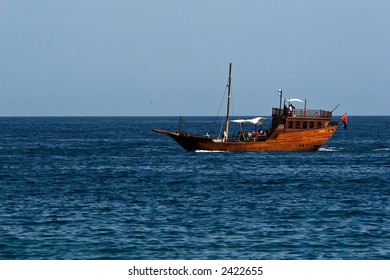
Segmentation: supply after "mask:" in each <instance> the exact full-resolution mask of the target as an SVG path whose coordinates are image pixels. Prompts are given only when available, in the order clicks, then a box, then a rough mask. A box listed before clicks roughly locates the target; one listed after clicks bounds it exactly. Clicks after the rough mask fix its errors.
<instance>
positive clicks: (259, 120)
mask: <svg viewBox="0 0 390 280" xmlns="http://www.w3.org/2000/svg"><path fill="white" fill-rule="evenodd" d="M266 121H267V118H263V117H257V118H253V119H239V120H231V122H234V123H252V124H263V123H265V122H266Z"/></svg>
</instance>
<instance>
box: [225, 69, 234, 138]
mask: <svg viewBox="0 0 390 280" xmlns="http://www.w3.org/2000/svg"><path fill="white" fill-rule="evenodd" d="M231 83H232V63H230V65H229V80H228V100H227V113H226V126H225V135H224V140H225V141H227V140H228V138H229V115H230V93H231V90H230V88H231Z"/></svg>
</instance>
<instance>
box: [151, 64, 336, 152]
mask: <svg viewBox="0 0 390 280" xmlns="http://www.w3.org/2000/svg"><path fill="white" fill-rule="evenodd" d="M231 77H232V64H231V63H230V65H229V79H228V85H227V87H228V98H227V114H226V119H225V121H224V131H223V137H220V136H219V137H218V138H215V139H213V138H211V137H210V136H209V135H198V134H191V133H188V132H184V131H182V130H181V129H179V131H176V132H169V131H165V130H159V129H153V131H154V132H155V133H160V134H165V135H167V136H169V137H171V138H172V139H173V140H175V141H176V142H177V143H179V144H180V145H181V146H182V147H183V148H184V149H185V150H187V151H197V150H200V151H224V152H260V151H289V152H302V151H316V150H318V149H319V148H320V147H321V146H323V145H324V144H325V143H326V142H327V141H328V140H329V138H330V137H331V136H332V135H333V134H334V133H335V132H336V130H337V127H338V122H337V121H332V113H333V111H334V110H335V109H336V108H337V106H338V105H337V106H336V108H335V109H333V110H332V111H326V110H313V109H307V108H306V101H303V100H300V99H284V105H283V108H282V100H283V92H282V90H278V92H279V97H280V104H279V105H280V106H279V108H272V124H271V127H270V128H269V129H268V130H264V131H263V130H258V131H256V130H255V131H250V132H245V131H244V129H243V127H244V124H245V123H251V124H254V125H255V127H256V126H260V127H261V126H262V124H263V123H264V122H265V121H266V120H267V119H266V118H262V117H257V118H253V119H239V120H230V99H231V90H230V89H231ZM286 102H288V103H287V104H286ZM293 102H304V103H305V106H304V108H303V109H299V110H297V109H295V107H294V106H293ZM231 122H233V123H239V124H240V128H241V131H240V132H239V133H238V135H236V136H234V137H231V136H230V135H229V124H230V123H231Z"/></svg>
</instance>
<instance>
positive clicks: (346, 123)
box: [340, 113, 348, 129]
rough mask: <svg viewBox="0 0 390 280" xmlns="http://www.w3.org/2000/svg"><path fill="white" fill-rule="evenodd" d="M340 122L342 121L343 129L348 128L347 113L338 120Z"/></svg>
mask: <svg viewBox="0 0 390 280" xmlns="http://www.w3.org/2000/svg"><path fill="white" fill-rule="evenodd" d="M340 119H341V120H342V121H343V124H344V125H343V128H344V129H347V127H348V117H347V113H345V114H344V115H343V116H342V117H341V118H340Z"/></svg>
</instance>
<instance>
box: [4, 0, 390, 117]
mask: <svg viewBox="0 0 390 280" xmlns="http://www.w3.org/2000/svg"><path fill="white" fill-rule="evenodd" d="M230 62H232V63H233V82H232V83H233V84H232V92H233V103H234V104H233V113H234V114H235V115H237V116H239V115H265V116H267V115H269V114H270V113H271V107H272V106H275V107H277V106H278V104H279V99H278V95H277V89H279V88H282V89H283V90H284V94H285V96H286V97H290V98H301V99H307V100H308V106H309V107H314V108H316V109H320V108H324V109H330V110H331V109H333V108H334V107H335V106H336V105H337V104H340V107H339V108H338V109H337V110H336V112H335V114H339V115H341V114H343V113H344V112H348V114H350V115H389V112H390V110H389V109H388V108H389V107H390V1H388V0H368V1H366V0H323V1H322V0H317V1H315V0H295V1H291V0H258V1H255V0H237V1H233V0H225V1H222V0H221V1H219V0H215V1H212V0H198V1H195V0H181V1H179V0H165V1H163V0H154V1H151V0H150V1H149V0H127V1H125V0H106V1H103V0H63V1H60V0H0V116H149V115H150V116H178V115H184V116H197V115H206V116H215V115H216V114H217V111H218V108H219V105H220V103H221V99H222V96H223V94H224V90H225V85H226V81H227V76H228V65H229V63H230ZM223 110H224V109H223Z"/></svg>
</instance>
